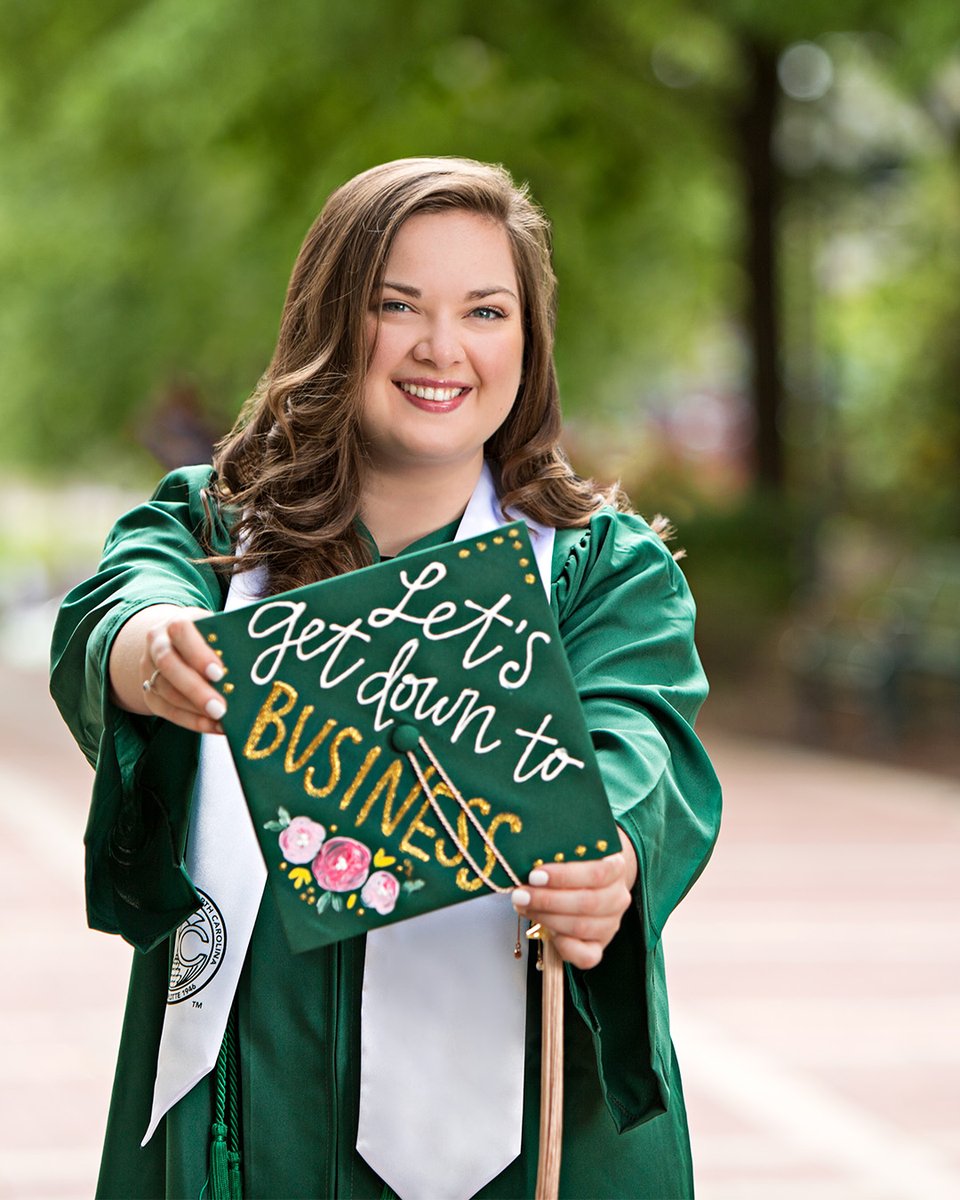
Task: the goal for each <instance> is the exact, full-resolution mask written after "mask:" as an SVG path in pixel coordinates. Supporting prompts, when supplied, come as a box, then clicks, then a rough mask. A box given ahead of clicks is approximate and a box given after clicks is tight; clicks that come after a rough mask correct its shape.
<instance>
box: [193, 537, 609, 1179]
mask: <svg viewBox="0 0 960 1200" xmlns="http://www.w3.org/2000/svg"><path fill="white" fill-rule="evenodd" d="M197 628H198V629H199V630H200V632H201V633H202V634H203V635H204V636H205V637H206V638H207V640H208V642H209V643H210V645H211V646H213V647H214V648H215V649H216V651H217V653H218V654H219V655H220V657H221V661H222V663H223V665H224V667H225V668H226V672H227V673H226V674H225V676H224V678H223V680H222V681H221V682H220V683H219V684H217V685H216V686H217V687H218V688H219V689H220V690H221V691H222V692H223V694H224V697H225V699H226V700H227V702H228V708H227V713H226V716H225V717H224V718H223V727H224V730H225V733H226V736H227V741H228V742H229V746H230V750H231V753H232V756H233V759H234V762H235V765H236V770H237V775H238V777H239V781H240V784H241V786H242V789H243V793H244V796H245V799H246V802H247V805H248V807H249V810H250V814H251V817H252V820H253V825H254V828H255V830H256V833H257V837H258V839H259V844H260V848H261V851H262V853H263V857H264V861H265V864H266V871H267V879H268V881H269V882H268V886H269V887H271V888H272V889H273V894H274V896H275V898H276V902H277V905H278V908H279V911H280V914H281V918H282V922H283V926H284V929H285V931H286V934H287V938H288V940H289V944H290V948H291V950H292V951H293V952H294V953H299V952H304V951H308V950H311V949H314V948H316V947H319V946H322V945H327V944H330V943H333V942H336V941H339V940H341V939H344V938H348V937H351V936H354V935H356V934H360V933H366V932H369V931H371V930H375V929H377V928H379V927H382V926H386V925H390V924H394V923H397V922H402V921H404V920H405V919H407V918H410V917H414V916H419V915H421V914H424V913H428V912H432V911H433V910H437V909H443V908H447V907H449V906H453V905H458V904H460V903H464V902H466V901H469V900H472V899H476V898H479V897H481V896H489V895H490V893H509V892H510V891H511V890H512V889H513V888H514V887H517V886H520V885H521V884H522V882H523V881H525V880H526V878H527V876H528V874H529V872H530V871H531V870H532V869H534V868H535V867H537V866H541V865H543V864H544V863H550V862H563V861H578V860H584V859H590V858H596V857H601V856H604V855H606V854H610V853H613V852H614V851H616V850H618V849H619V839H618V835H617V831H616V827H615V825H614V824H613V819H612V816H611V813H610V808H609V804H608V802H607V798H606V794H605V792H604V788H603V784H602V782H601V779H600V773H599V769H598V767H597V763H596V759H595V756H594V752H593V748H592V745H591V741H590V736H589V733H588V731H587V729H586V726H585V723H584V720H583V716H582V711H581V708H580V703H579V699H578V696H577V692H576V688H575V685H574V681H573V679H572V676H571V673H570V668H569V666H568V664H567V661H566V657H565V655H564V652H563V648H562V645H561V643H560V637H559V632H558V629H557V625H556V621H555V620H554V617H553V614H552V613H551V611H550V608H549V605H548V603H547V601H546V598H545V595H544V592H543V588H542V586H541V580H540V576H539V574H538V572H537V565H536V563H535V561H534V552H533V550H532V547H531V543H530V540H529V536H528V533H527V529H526V527H525V526H524V524H523V523H522V522H516V523H513V524H507V525H503V526H501V527H499V528H496V529H492V530H490V531H489V532H488V533H485V534H484V535H483V536H482V537H471V538H468V539H466V540H463V541H458V542H453V543H450V544H447V545H444V546H440V547H436V548H433V549H428V550H422V551H419V552H415V553H412V554H409V555H404V556H401V557H399V558H397V559H394V560H391V561H388V562H385V563H381V564H378V565H376V566H372V567H368V568H365V569H362V570H359V571H355V572H353V573H351V574H348V575H343V576H338V577H336V578H333V579H329V580H324V581H322V582H320V583H317V584H312V585H310V586H308V587H303V588H299V589H296V590H294V591H290V592H285V593H283V594H282V595H277V596H272V597H268V598H267V599H264V600H261V601H258V602H256V603H254V604H251V605H249V606H247V607H243V608H239V609H236V610H234V611H232V612H230V611H228V612H224V613H220V614H217V615H215V616H211V617H210V618H207V619H204V620H201V621H198V622H197ZM518 931H519V926H518ZM527 932H528V936H530V935H531V934H532V935H533V936H536V934H537V933H538V930H536V929H534V930H528V931H527ZM544 932H545V931H544ZM368 945H369V943H368ZM504 950H505V953H507V954H511V953H515V954H516V956H517V957H518V958H519V957H520V956H521V940H520V937H519V933H518V937H517V939H516V945H512V944H511V945H509V946H505V947H504ZM538 952H539V958H540V962H541V963H543V964H544V966H545V968H546V970H545V975H544V1016H545V1020H544V1035H543V1036H544V1046H543V1055H542V1062H543V1070H544V1072H545V1074H544V1077H543V1079H542V1088H541V1139H540V1171H539V1181H540V1182H539V1184H538V1195H544V1196H547V1195H550V1194H556V1187H557V1179H558V1174H559V1139H560V1105H561V1096H562V1090H561V1089H562V1083H561V1076H562V1070H561V1065H562V1064H561V1062H560V1054H561V1046H562V994H563V972H562V963H561V962H560V960H559V958H558V957H557V956H556V953H555V951H553V948H552V947H551V946H550V944H549V940H548V939H547V938H545V939H544V940H542V941H540V942H539V943H538ZM361 1152H363V1151H361ZM365 1156H366V1155H365ZM411 1194H413V1193H411Z"/></svg>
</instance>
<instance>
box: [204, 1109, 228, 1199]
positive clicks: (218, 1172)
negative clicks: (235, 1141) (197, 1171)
mask: <svg viewBox="0 0 960 1200" xmlns="http://www.w3.org/2000/svg"><path fill="white" fill-rule="evenodd" d="M210 1132H211V1133H212V1134H213V1141H212V1142H211V1143H210V1174H209V1176H208V1177H207V1182H208V1183H209V1184H210V1192H209V1200H231V1197H230V1179H229V1172H228V1170H227V1127H226V1125H222V1124H221V1123H220V1122H219V1121H214V1123H213V1127H212V1128H211V1130H210Z"/></svg>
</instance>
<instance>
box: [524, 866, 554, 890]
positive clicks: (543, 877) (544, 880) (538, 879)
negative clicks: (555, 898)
mask: <svg viewBox="0 0 960 1200" xmlns="http://www.w3.org/2000/svg"><path fill="white" fill-rule="evenodd" d="M549 882H550V876H549V875H548V874H547V873H546V871H545V870H544V869H543V867H534V868H533V870H532V871H531V872H530V874H529V875H528V876H527V883H529V884H530V885H531V886H532V887H544V886H545V885H546V884H548V883H549Z"/></svg>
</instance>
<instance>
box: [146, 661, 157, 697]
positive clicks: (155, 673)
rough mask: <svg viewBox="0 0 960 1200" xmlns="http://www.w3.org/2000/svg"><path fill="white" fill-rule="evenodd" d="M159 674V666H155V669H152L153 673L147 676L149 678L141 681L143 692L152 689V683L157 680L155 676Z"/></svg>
mask: <svg viewBox="0 0 960 1200" xmlns="http://www.w3.org/2000/svg"><path fill="white" fill-rule="evenodd" d="M159 674H160V668H159V667H157V669H156V670H155V671H154V673H153V674H152V675H151V676H150V678H149V679H145V680H144V681H143V690H144V691H145V692H149V691H152V689H153V685H154V684H155V683H156V682H157V676H158V675H159Z"/></svg>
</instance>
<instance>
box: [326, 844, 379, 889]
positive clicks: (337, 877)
mask: <svg viewBox="0 0 960 1200" xmlns="http://www.w3.org/2000/svg"><path fill="white" fill-rule="evenodd" d="M369 870H370V851H369V850H368V849H367V848H366V846H364V845H361V843H360V842H357V841H354V839H353V838H348V837H335V838H330V840H329V841H328V842H325V843H324V845H323V847H322V848H321V850H320V853H319V854H318V855H317V857H316V858H315V859H314V860H313V874H314V878H315V879H316V881H317V883H319V884H320V886H321V887H322V888H326V889H327V891H328V892H352V891H353V889H354V888H358V887H359V886H360V885H361V884H362V883H363V881H364V880H365V879H366V877H367V872H368V871H369Z"/></svg>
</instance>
